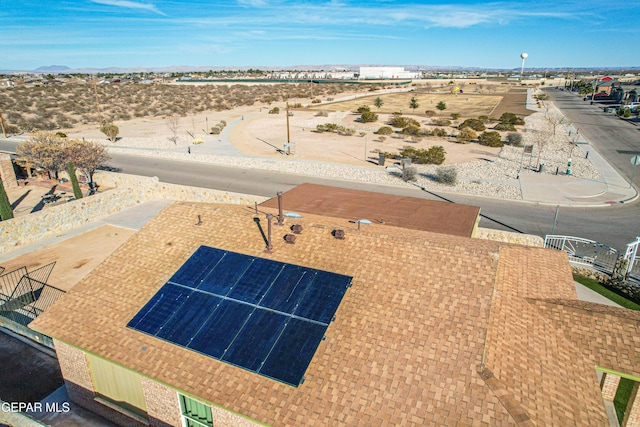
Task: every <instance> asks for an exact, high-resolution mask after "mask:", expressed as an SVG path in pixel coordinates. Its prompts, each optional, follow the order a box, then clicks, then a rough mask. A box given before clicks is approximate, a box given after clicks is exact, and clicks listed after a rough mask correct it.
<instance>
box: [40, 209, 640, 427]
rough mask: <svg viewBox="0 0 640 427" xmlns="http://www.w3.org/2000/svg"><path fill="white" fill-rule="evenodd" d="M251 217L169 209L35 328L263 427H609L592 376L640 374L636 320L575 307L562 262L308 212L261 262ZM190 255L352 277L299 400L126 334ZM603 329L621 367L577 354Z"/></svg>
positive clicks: (555, 256)
mask: <svg viewBox="0 0 640 427" xmlns="http://www.w3.org/2000/svg"><path fill="white" fill-rule="evenodd" d="M267 211H268V212H271V213H274V212H275V211H274V210H273V209H268V208H263V209H262V212H261V218H263V219H261V220H260V221H259V225H260V226H261V227H262V228H263V229H264V230H266V221H265V220H264V213H265V212H267ZM252 212H253V210H252V209H249V208H245V207H240V206H228V205H214V204H198V203H174V204H172V205H170V206H168V207H167V208H165V209H164V210H163V211H162V212H161V213H160V214H159V215H158V216H157V217H156V218H154V219H153V220H152V221H150V222H149V223H148V224H147V225H146V226H145V227H144V228H143V229H142V230H140V231H139V232H138V233H137V234H135V235H134V236H132V237H131V238H130V239H129V240H128V241H127V242H126V243H125V244H124V245H122V246H121V247H120V248H119V249H118V250H117V251H116V252H115V253H114V254H113V255H112V256H111V257H109V258H108V259H107V260H105V262H104V263H102V264H101V265H100V266H98V267H97V268H96V269H95V270H94V271H93V272H91V273H90V274H89V275H88V276H87V277H86V278H85V279H84V280H83V281H82V282H81V283H80V284H78V285H77V286H76V287H75V288H74V289H72V290H71V291H70V292H69V293H68V294H67V295H66V296H65V297H64V298H62V299H61V300H59V301H58V302H57V303H56V304H55V305H54V306H53V307H52V308H50V309H49V310H48V311H47V312H45V313H44V314H43V315H41V316H40V317H39V318H38V319H36V320H35V321H34V322H33V323H32V324H31V327H33V328H34V329H36V330H38V331H40V332H42V333H45V334H47V335H50V336H52V337H54V338H56V339H59V340H61V341H63V342H65V343H67V344H70V345H73V346H76V347H78V348H81V349H83V350H85V351H87V352H90V353H94V354H97V355H99V356H102V357H104V358H107V359H109V360H112V361H114V362H116V363H118V364H120V365H123V366H126V367H128V368H130V369H132V370H134V371H137V372H140V373H141V374H143V375H145V376H148V377H150V378H153V379H155V380H157V381H160V382H163V383H166V384H168V385H170V386H172V387H174V388H176V389H178V390H180V391H182V392H185V393H189V394H192V395H195V396H198V397H200V398H201V399H203V400H206V401H208V402H211V403H212V404H215V405H218V406H220V407H223V408H226V409H228V410H231V411H234V412H237V413H241V414H243V415H245V416H247V417H250V418H252V419H255V420H258V421H260V422H262V423H266V424H269V425H301V424H305V425H312V426H325V425H340V424H349V425H367V426H368V425H425V424H434V425H455V424H456V423H460V424H464V425H470V424H474V425H487V426H495V425H515V424H517V423H519V424H522V425H605V424H606V422H607V421H606V414H605V412H604V407H603V405H602V397H601V395H600V392H599V385H598V381H597V378H596V373H595V370H594V363H595V364H598V365H600V366H603V367H607V368H609V369H614V370H623V369H627V368H629V367H633V369H635V370H637V367H638V355H637V353H635V351H634V346H637V344H638V343H637V342H636V341H635V340H636V339H637V338H633V341H632V342H629V341H627V340H626V338H625V337H627V336H632V337H637V336H640V334H638V330H637V329H638V323H637V320H633V319H635V318H633V317H628V316H627V317H626V318H625V316H624V315H622V316H619V314H620V313H622V314H628V313H629V312H628V311H626V310H625V311H624V312H620V311H619V310H620V309H618V310H615V309H609V308H604V309H600V308H599V309H598V311H594V310H592V311H589V308H588V307H587V308H585V307H582V306H580V305H579V303H577V302H576V294H575V289H574V288H573V283H572V277H571V270H570V267H569V264H568V260H567V257H566V255H565V254H564V253H562V252H558V251H552V250H547V249H542V248H530V247H523V246H516V245H510V244H506V243H499V242H492V241H484V240H478V239H470V238H465V237H458V236H451V235H445V234H436V233H430V232H424V231H417V230H409V229H403V228H399V227H393V226H390V225H381V224H372V225H368V226H366V227H365V226H363V227H362V230H361V231H359V232H358V231H357V230H356V227H355V225H354V224H352V223H349V222H348V221H346V220H344V219H339V218H332V217H327V216H319V215H313V214H306V215H305V217H304V218H302V219H297V220H295V222H296V223H298V224H301V225H302V226H303V231H302V234H300V235H298V239H297V240H296V243H295V244H287V243H285V242H284V240H283V239H282V237H283V235H284V234H285V233H288V232H289V227H290V226H291V225H292V224H293V222H291V220H289V219H287V220H286V224H285V227H283V228H280V227H278V226H274V227H273V230H274V232H273V235H274V238H273V251H272V253H271V254H267V253H264V247H265V242H264V240H263V237H262V235H261V233H260V230H259V229H258V223H256V222H255V221H254V215H253V213H252ZM198 215H200V217H201V218H202V224H201V225H199V226H198V225H195V224H196V223H197V221H198ZM336 228H340V229H344V230H345V232H346V237H345V239H344V240H337V239H335V238H333V237H332V231H333V230H334V229H336ZM265 233H266V231H265ZM200 245H208V246H213V247H218V248H221V249H225V250H230V251H235V252H240V253H244V254H247V255H254V256H259V257H264V258H269V259H274V260H278V261H282V262H287V263H292V264H299V265H304V266H308V267H312V268H319V269H323V270H327V271H332V272H336V273H340V274H345V275H349V276H352V277H353V285H352V287H351V288H350V289H349V290H348V292H347V293H346V295H345V296H344V299H343V300H342V303H341V304H340V306H339V308H338V310H337V313H336V320H335V321H334V322H333V323H331V324H330V326H329V328H328V329H327V332H326V337H327V338H326V340H325V341H323V342H321V344H320V346H319V347H318V350H317V352H316V354H315V356H314V358H313V359H312V361H311V363H310V365H309V368H308V369H307V372H306V381H305V382H304V383H303V384H301V385H300V386H299V387H297V388H295V387H291V386H288V385H285V384H282V383H279V382H277V381H274V380H270V379H268V378H265V377H262V376H260V375H257V374H254V373H251V372H248V371H245V370H243V369H240V368H236V367H234V366H231V365H228V364H226V363H224V362H220V361H217V360H214V359H211V358H208V357H206V356H203V355H201V354H198V353H195V352H192V351H190V350H186V349H183V348H181V347H177V346H175V345H173V344H170V343H168V342H165V341H161V340H159V339H156V338H154V337H151V336H148V335H145V334H142V333H139V332H136V331H134V330H131V329H128V328H126V327H125V326H126V324H127V323H128V322H129V320H130V319H131V318H132V317H133V316H134V315H135V314H136V313H137V312H138V311H139V310H140V308H141V307H142V306H143V305H144V304H146V303H147V301H148V300H149V299H150V298H151V297H152V296H153V295H154V294H155V293H156V292H157V290H158V289H159V288H160V287H161V286H162V285H163V284H164V283H165V282H166V281H167V279H168V278H169V277H171V276H172V275H173V274H174V273H175V271H176V270H177V269H178V268H179V267H180V266H181V265H182V264H183V263H184V262H185V260H186V259H188V258H189V256H190V255H191V254H192V253H193V252H194V251H195V249H197V248H198V247H199V246H200ZM575 316H578V318H579V319H578V318H576V317H575ZM593 316H595V317H593ZM598 316H608V317H607V318H606V319H607V320H608V321H609V323H610V326H609V327H608V329H607V328H605V329H598V331H601V332H602V333H606V332H610V331H611V332H615V331H619V330H623V331H624V332H625V335H624V336H623V337H621V338H620V342H621V344H620V347H619V348H618V347H617V346H615V347H614V348H611V349H610V351H612V352H615V351H618V350H620V351H624V352H625V355H626V356H625V357H624V358H623V359H622V362H618V361H617V359H616V358H615V357H609V358H608V357H605V356H606V355H607V354H608V353H607V351H609V350H607V351H600V350H598V349H600V348H601V347H602V346H604V345H605V338H603V337H599V338H598V339H597V340H589V339H584V340H583V341H584V343H583V344H584V346H583V345H578V344H576V343H574V341H573V340H574V337H573V336H572V335H571V334H572V333H573V331H571V326H572V325H573V322H575V321H577V320H580V321H584V320H585V319H586V320H589V321H590V323H589V322H587V323H585V325H587V324H597V323H598V321H599V320H601V319H599V318H598ZM583 317H584V318H583ZM629 319H631V320H629ZM618 321H621V323H620V328H622V329H618V326H615V325H617V323H616V322H618ZM634 321H635V323H634ZM579 331H581V332H582V333H584V334H585V336H591V337H593V336H594V335H596V334H595V332H594V333H593V334H592V335H588V327H587V326H585V327H584V328H579ZM575 333H576V334H578V335H579V333H580V332H575ZM592 347H593V348H592ZM585 348H586V349H589V353H588V354H585ZM635 348H637V347H635Z"/></svg>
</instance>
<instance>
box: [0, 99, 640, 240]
mask: <svg viewBox="0 0 640 427" xmlns="http://www.w3.org/2000/svg"><path fill="white" fill-rule="evenodd" d="M548 92H549V93H550V94H551V96H552V98H553V99H554V101H555V102H556V105H557V106H558V108H560V109H561V110H562V111H563V113H565V114H566V116H567V117H568V119H569V120H570V121H571V122H572V123H573V124H574V126H576V127H577V128H578V129H579V131H580V132H581V133H582V134H583V135H584V136H585V137H586V138H587V139H588V140H589V141H591V143H592V145H593V147H594V148H595V149H597V150H598V151H599V152H600V153H601V154H602V155H603V156H605V157H606V158H607V159H612V163H613V165H614V167H616V169H617V170H618V171H620V172H621V173H622V174H623V176H625V177H626V178H627V179H629V177H630V176H631V173H632V171H633V168H632V166H631V163H630V161H629V159H630V157H631V154H628V153H631V152H640V128H639V127H636V126H634V125H632V124H629V123H625V122H623V121H622V120H619V119H618V118H616V117H615V116H613V115H611V114H605V113H604V112H602V110H601V109H598V108H597V107H595V106H592V105H590V104H589V103H588V102H584V101H583V100H582V98H580V97H578V96H577V95H575V94H569V93H566V92H563V91H559V90H555V89H551V90H549V91H548ZM15 145H16V143H15V142H14V141H7V140H0V150H7V151H14V150H15ZM609 156H610V157H609ZM625 161H626V162H627V163H628V166H627V165H626V164H625ZM109 165H110V166H111V167H112V168H114V169H116V170H118V171H120V172H123V173H128V174H135V175H143V176H157V177H158V178H159V179H160V180H161V181H163V182H168V183H174V184H182V185H191V186H196V187H203V188H213V189H218V190H225V191H233V192H238V193H248V194H256V195H261V196H268V197H272V196H274V195H275V194H276V192H277V191H279V190H282V191H286V190H289V189H291V188H293V187H295V186H296V185H299V184H301V183H304V182H309V183H315V184H323V185H333V186H338V187H346V188H354V189H360V190H365V191H378V192H383V193H389V194H396V195H401V196H411V197H422V198H426V199H431V200H448V201H452V202H455V203H465V204H470V205H475V206H480V207H481V208H482V211H481V212H482V215H483V218H482V220H481V222H480V226H481V227H487V228H493V229H499V230H509V231H521V232H524V233H529V234H535V235H539V236H544V235H546V234H550V233H551V232H552V229H553V222H554V216H555V209H556V207H555V206H548V205H540V204H534V203H526V202H518V201H507V200H499V199H491V198H485V197H477V196H467V195H460V194H457V193H438V194H435V193H432V192H429V191H427V190H423V189H420V188H415V189H409V188H402V187H394V186H381V185H372V184H365V183H356V182H352V181H336V180H328V179H319V178H313V177H306V176H299V175H293V174H285V173H279V172H271V171H264V170H255V169H242V168H232V167H222V166H218V165H211V164H204V163H192V162H184V161H175V160H170V159H161V158H150V157H137V156H130V155H124V154H113V155H112V160H111V161H110V162H109ZM638 175H640V171H638V174H637V175H636V177H635V179H634V181H635V182H636V183H640V176H638ZM554 233H555V234H563V235H570V236H576V237H583V238H587V239H592V240H596V241H598V242H601V243H603V244H605V245H608V246H612V247H614V248H616V249H620V250H624V248H625V247H626V244H627V243H629V242H631V241H633V240H634V239H635V237H636V236H638V235H640V204H638V203H631V204H621V205H614V206H607V207H602V208H568V207H563V208H561V209H560V211H559V215H558V221H557V223H556V226H555V230H554Z"/></svg>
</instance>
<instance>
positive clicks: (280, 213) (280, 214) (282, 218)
mask: <svg viewBox="0 0 640 427" xmlns="http://www.w3.org/2000/svg"><path fill="white" fill-rule="evenodd" d="M276 194H277V195H278V225H280V226H282V225H284V215H282V191H278V192H277V193H276Z"/></svg>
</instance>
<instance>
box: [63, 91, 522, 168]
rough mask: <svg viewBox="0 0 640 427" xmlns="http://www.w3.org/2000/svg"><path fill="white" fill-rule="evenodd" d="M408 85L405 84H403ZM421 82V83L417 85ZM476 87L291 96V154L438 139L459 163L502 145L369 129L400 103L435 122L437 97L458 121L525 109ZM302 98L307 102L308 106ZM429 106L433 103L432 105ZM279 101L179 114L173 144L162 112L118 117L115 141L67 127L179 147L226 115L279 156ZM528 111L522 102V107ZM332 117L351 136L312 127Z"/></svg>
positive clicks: (359, 155) (255, 152)
mask: <svg viewBox="0 0 640 427" xmlns="http://www.w3.org/2000/svg"><path fill="white" fill-rule="evenodd" d="M406 89H407V88H405V90H406ZM418 89H420V88H418ZM501 90H502V91H503V92H502V93H496V94H491V95H490V94H478V93H466V94H460V95H452V94H449V93H438V94H435V93H422V92H401V93H378V92H373V93H366V94H362V93H356V92H354V93H344V94H341V95H339V96H338V97H337V98H336V100H335V101H333V102H327V100H326V99H324V100H323V104H319V105H318V104H311V99H310V98H309V99H295V100H291V101H290V105H294V104H298V103H299V104H302V105H303V108H291V113H292V114H293V115H292V116H290V117H289V135H290V137H289V138H290V141H291V145H290V150H291V153H292V155H294V156H295V158H296V159H301V160H317V161H326V162H335V163H344V164H352V165H359V166H370V167H376V166H377V159H378V154H377V153H378V151H386V152H396V151H397V150H398V149H400V148H402V147H403V146H405V145H411V146H412V147H415V148H428V147H431V146H434V145H442V146H443V147H444V148H445V151H446V153H447V158H446V161H445V163H447V164H450V163H465V162H470V161H474V160H478V159H486V158H492V157H495V156H496V155H497V154H498V152H499V151H500V149H498V148H488V147H483V146H479V145H478V144H458V143H455V142H452V141H453V140H452V139H446V138H435V137H434V138H423V139H422V140H421V141H420V142H418V143H415V142H412V141H411V139H409V138H404V137H402V136H401V135H393V136H387V137H386V138H385V140H384V141H381V140H380V139H379V137H378V135H376V134H375V133H374V132H375V131H377V130H378V129H379V128H380V127H381V126H384V125H385V124H386V122H387V120H388V117H389V115H390V113H391V112H394V111H398V110H400V109H401V107H400V106H401V105H405V104H406V105H405V108H402V111H403V113H404V114H405V115H406V116H408V117H414V118H416V119H417V120H418V121H419V122H421V124H422V127H423V128H434V127H435V126H432V125H430V122H431V119H429V118H427V117H426V116H425V115H424V111H425V110H427V109H430V110H431V109H432V110H435V111H437V110H436V109H435V105H437V103H438V102H439V101H440V100H442V101H444V102H445V103H446V104H447V109H446V110H445V111H443V112H439V111H438V112H437V117H442V118H445V117H448V118H450V115H451V113H452V112H458V113H460V114H461V115H462V117H461V119H459V120H457V121H454V123H453V124H454V125H456V124H459V123H461V121H462V120H464V118H465V117H477V116H479V115H483V114H484V115H495V113H497V112H499V111H501V110H503V109H504V108H502V105H503V104H505V103H508V104H509V108H512V110H509V111H513V108H518V107H519V109H520V111H514V112H516V113H521V112H522V111H523V110H524V103H525V93H524V92H521V93H516V92H514V93H506V92H504V88H501ZM377 96H381V97H382V98H383V100H384V102H385V104H384V105H383V106H382V108H381V109H380V113H379V119H378V121H377V122H375V123H360V122H359V121H358V120H357V119H358V118H359V115H358V114H355V113H352V111H353V110H355V109H357V107H358V106H360V105H363V104H367V105H371V106H372V110H373V111H377V108H375V107H374V106H373V100H374V99H375V98H376V97H377ZM412 96H415V97H416V98H417V99H418V102H419V104H420V106H419V108H418V109H416V111H415V112H416V113H417V114H415V115H414V114H412V111H411V110H410V108H409V107H408V105H409V99H410V98H411V97H412ZM307 106H308V107H307ZM273 107H278V108H280V114H268V111H269V110H270V109H272V108H273ZM431 107H433V108H431ZM285 108H286V105H285V104H284V103H273V104H270V105H267V104H264V105H261V104H256V105H253V106H249V107H237V108H234V109H232V110H228V111H221V112H203V113H200V114H196V115H192V116H189V117H182V118H180V120H179V129H178V132H177V137H178V138H177V141H176V143H175V144H174V142H172V141H171V140H170V138H171V137H172V136H173V133H172V131H171V130H170V127H169V125H168V124H167V120H166V119H164V118H139V119H133V120H128V121H124V122H116V125H117V126H118V127H119V128H120V137H119V139H118V141H117V142H115V143H111V142H109V141H107V139H106V138H105V136H104V135H103V134H102V133H101V132H100V131H99V130H98V129H96V127H95V126H94V125H85V126H81V127H77V128H74V129H72V130H70V131H68V132H67V135H68V136H69V137H71V138H86V139H91V140H95V141H99V142H102V143H104V144H106V145H107V146H113V147H140V148H153V149H166V150H171V149H176V148H180V147H182V148H184V147H186V146H188V145H190V144H191V143H192V142H193V137H196V138H203V139H204V141H205V144H208V143H213V142H214V141H217V140H218V138H219V137H218V136H216V135H209V134H207V133H206V129H209V128H211V127H212V126H214V125H216V124H217V123H218V122H219V121H221V120H224V121H226V122H227V123H231V122H232V121H233V120H236V119H241V121H240V122H239V123H238V124H237V125H235V126H234V127H233V128H232V130H231V132H230V140H231V143H232V144H233V145H234V146H235V147H236V148H237V149H238V150H239V151H241V152H242V153H244V154H246V155H250V156H262V157H274V158H281V157H282V152H281V150H283V149H284V143H285V142H286V141H287V120H286V119H287V117H286V114H285ZM320 110H323V111H326V112H327V114H328V116H327V117H319V116H318V112H319V111H320ZM524 111H526V110H524ZM324 123H336V124H340V125H343V126H345V127H349V128H353V129H355V131H356V133H355V135H354V136H340V135H337V134H333V133H317V132H315V131H314V130H315V128H316V126H317V125H318V124H324Z"/></svg>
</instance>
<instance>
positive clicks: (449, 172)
mask: <svg viewBox="0 0 640 427" xmlns="http://www.w3.org/2000/svg"><path fill="white" fill-rule="evenodd" d="M436 176H437V179H438V182H441V183H443V184H448V185H455V183H456V182H458V170H457V169H456V168H455V167H453V166H443V167H440V168H438V170H437V171H436Z"/></svg>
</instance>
